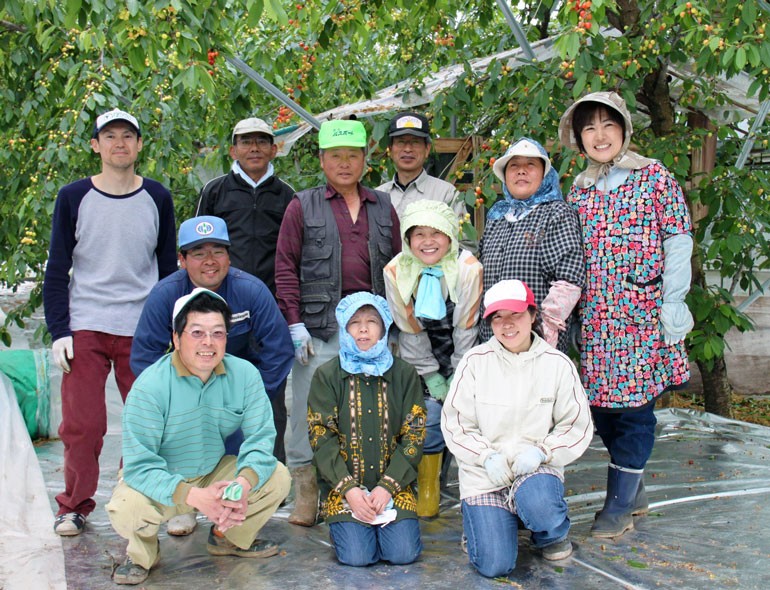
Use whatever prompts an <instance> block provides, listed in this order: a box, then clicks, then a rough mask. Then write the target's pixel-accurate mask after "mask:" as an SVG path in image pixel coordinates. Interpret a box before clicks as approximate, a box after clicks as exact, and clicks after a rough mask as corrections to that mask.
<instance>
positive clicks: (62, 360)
mask: <svg viewBox="0 0 770 590" xmlns="http://www.w3.org/2000/svg"><path fill="white" fill-rule="evenodd" d="M51 348H52V349H53V362H55V363H56V364H57V365H59V366H60V367H61V370H62V371H64V372H65V373H69V372H70V364H69V363H68V362H67V359H69V360H72V359H73V358H75V352H74V350H73V348H72V336H64V337H63V338H59V339H57V340H54V341H53V345H52V346H51Z"/></svg>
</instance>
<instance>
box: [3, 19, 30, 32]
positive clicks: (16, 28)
mask: <svg viewBox="0 0 770 590" xmlns="http://www.w3.org/2000/svg"><path fill="white" fill-rule="evenodd" d="M0 26H1V27H3V28H4V29H5V30H6V31H13V32H14V33H26V32H27V27H25V26H24V25H17V24H16V23H12V22H10V21H7V20H0Z"/></svg>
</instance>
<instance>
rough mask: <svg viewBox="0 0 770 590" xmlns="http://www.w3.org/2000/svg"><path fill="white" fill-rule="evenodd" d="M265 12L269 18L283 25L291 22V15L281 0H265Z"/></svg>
mask: <svg viewBox="0 0 770 590" xmlns="http://www.w3.org/2000/svg"><path fill="white" fill-rule="evenodd" d="M265 14H266V15H267V17H268V18H270V19H272V20H274V21H278V22H279V23H281V24H282V25H287V24H288V23H289V16H288V15H287V14H286V11H285V10H284V8H283V5H282V3H281V1H280V0H265Z"/></svg>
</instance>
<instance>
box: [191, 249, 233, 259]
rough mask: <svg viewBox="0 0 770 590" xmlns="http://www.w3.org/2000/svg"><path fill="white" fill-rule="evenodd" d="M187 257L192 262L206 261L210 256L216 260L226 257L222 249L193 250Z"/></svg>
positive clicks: (225, 251) (225, 252)
mask: <svg viewBox="0 0 770 590" xmlns="http://www.w3.org/2000/svg"><path fill="white" fill-rule="evenodd" d="M187 255H188V256H189V257H190V258H192V259H193V260H197V261H202V260H206V258H208V257H209V256H211V257H212V258H214V259H216V260H219V259H221V258H224V257H225V256H227V250H225V249H224V248H223V249H222V250H193V251H192V252H189V253H188V254H187Z"/></svg>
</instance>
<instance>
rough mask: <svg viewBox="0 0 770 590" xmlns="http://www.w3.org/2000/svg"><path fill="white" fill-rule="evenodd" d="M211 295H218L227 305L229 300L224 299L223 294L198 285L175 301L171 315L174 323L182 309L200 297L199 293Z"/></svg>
mask: <svg viewBox="0 0 770 590" xmlns="http://www.w3.org/2000/svg"><path fill="white" fill-rule="evenodd" d="M204 293H205V294H206V295H211V296H212V297H216V298H217V299H219V300H221V301H222V302H223V303H224V304H225V305H227V301H225V300H224V297H222V296H221V295H218V294H216V293H214V291H210V290H209V289H204V288H203V287H196V288H195V289H193V290H192V291H190V292H189V293H188V294H187V295H183V296H182V297H180V298H179V299H177V300H176V301H175V302H174V312H173V313H172V315H171V322H172V324H176V316H178V315H179V314H180V313H181V312H182V310H183V309H184V308H185V306H186V305H187V304H188V303H190V301H192V300H193V299H195V298H196V297H198V296H199V295H203V294H204Z"/></svg>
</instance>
